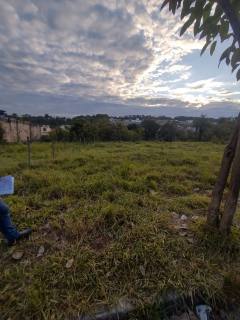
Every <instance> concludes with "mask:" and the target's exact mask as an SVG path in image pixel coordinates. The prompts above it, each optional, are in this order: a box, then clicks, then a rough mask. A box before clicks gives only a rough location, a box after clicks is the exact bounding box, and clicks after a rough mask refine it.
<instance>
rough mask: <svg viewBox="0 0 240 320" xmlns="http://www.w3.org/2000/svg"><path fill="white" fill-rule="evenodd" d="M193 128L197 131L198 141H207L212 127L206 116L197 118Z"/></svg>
mask: <svg viewBox="0 0 240 320" xmlns="http://www.w3.org/2000/svg"><path fill="white" fill-rule="evenodd" d="M193 126H194V127H195V130H196V136H197V137H196V138H197V140H198V141H204V140H207V131H208V129H209V127H210V123H209V121H208V119H207V118H206V117H205V116H201V117H200V118H196V119H194V121H193Z"/></svg>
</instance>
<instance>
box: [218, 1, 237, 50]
mask: <svg viewBox="0 0 240 320" xmlns="http://www.w3.org/2000/svg"><path fill="white" fill-rule="evenodd" d="M217 2H218V4H219V5H220V6H221V8H222V10H223V11H224V13H225V14H226V16H227V17H228V19H229V23H230V25H231V27H232V30H233V33H234V35H235V37H236V40H237V41H238V45H239V48H240V20H239V18H238V15H237V14H236V12H235V10H234V8H233V6H232V4H231V2H230V1H229V0H217Z"/></svg>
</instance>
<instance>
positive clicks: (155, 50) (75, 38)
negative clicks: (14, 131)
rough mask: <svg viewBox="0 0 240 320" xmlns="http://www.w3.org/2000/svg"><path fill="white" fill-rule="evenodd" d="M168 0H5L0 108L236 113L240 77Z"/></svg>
mask: <svg viewBox="0 0 240 320" xmlns="http://www.w3.org/2000/svg"><path fill="white" fill-rule="evenodd" d="M161 2H162V1H161V0H87V1H86V0H7V1H6V0H0V109H3V110H6V111H7V112H8V113H18V114H24V113H29V114H33V115H41V114H45V113H49V114H51V115H58V116H76V115H80V114H83V115H85V114H97V113H108V114H109V115H113V116H122V115H130V114H149V115H154V116H158V115H167V116H177V115H201V114H206V115H208V116H213V117H220V116H234V115H236V114H237V112H239V111H240V89H239V83H237V82H236V79H235V75H233V74H231V70H230V68H229V67H227V66H225V65H224V64H222V65H221V66H220V68H218V59H219V57H220V55H221V52H222V50H223V46H218V47H217V50H216V53H215V54H214V55H213V56H210V54H209V52H207V53H206V54H204V55H203V56H202V57H200V51H201V48H202V46H203V44H204V43H203V42H202V41H200V40H198V39H194V37H193V35H192V31H191V30H189V31H188V32H187V33H186V34H185V35H184V36H183V37H180V36H179V30H180V28H181V26H182V24H183V23H182V21H181V20H180V19H179V18H178V17H177V16H173V15H172V14H171V13H169V12H168V11H167V10H163V11H160V5H161Z"/></svg>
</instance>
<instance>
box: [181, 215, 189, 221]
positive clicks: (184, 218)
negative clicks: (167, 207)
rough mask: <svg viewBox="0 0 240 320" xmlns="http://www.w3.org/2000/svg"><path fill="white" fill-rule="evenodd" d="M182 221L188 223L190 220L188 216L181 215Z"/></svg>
mask: <svg viewBox="0 0 240 320" xmlns="http://www.w3.org/2000/svg"><path fill="white" fill-rule="evenodd" d="M180 219H181V220H182V221H186V220H187V219H188V217H187V216H185V214H183V215H181V218H180Z"/></svg>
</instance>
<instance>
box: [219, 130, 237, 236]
mask: <svg viewBox="0 0 240 320" xmlns="http://www.w3.org/2000/svg"><path fill="white" fill-rule="evenodd" d="M239 190H240V132H239V135H238V143H237V147H236V153H235V157H234V160H233V165H232V172H231V179H230V190H229V192H228V194H227V199H226V202H225V207H224V212H223V216H222V219H221V221H220V231H221V233H223V234H225V235H228V234H229V233H230V231H231V226H232V221H233V217H234V214H235V212H236V208H237V202H238V196H239Z"/></svg>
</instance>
